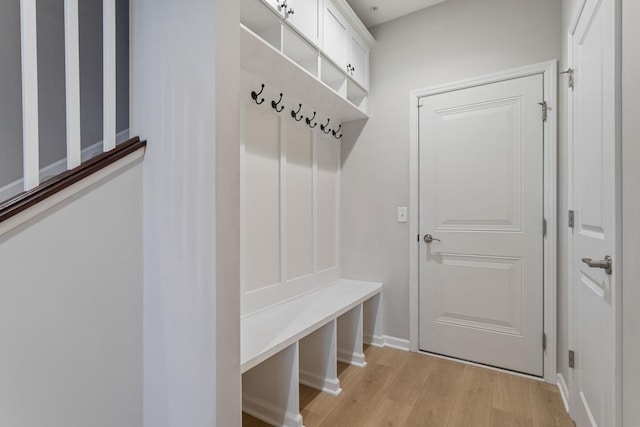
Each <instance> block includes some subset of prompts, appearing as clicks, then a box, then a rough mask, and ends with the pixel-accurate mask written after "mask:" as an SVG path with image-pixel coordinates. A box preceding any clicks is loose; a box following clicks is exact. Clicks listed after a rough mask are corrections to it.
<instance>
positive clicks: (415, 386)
mask: <svg viewBox="0 0 640 427" xmlns="http://www.w3.org/2000/svg"><path fill="white" fill-rule="evenodd" d="M365 353H366V356H367V366H366V367H365V368H357V367H354V366H347V365H344V364H339V368H338V370H339V372H340V375H339V377H340V385H341V386H342V393H341V394H340V396H337V397H334V396H330V395H328V394H326V393H321V392H319V391H317V390H314V389H311V388H309V387H305V386H302V385H301V386H300V407H301V408H300V409H301V411H300V412H301V413H302V416H303V418H304V425H305V427H337V426H340V427H342V426H344V427H355V426H363V427H364V426H366V427H381V426H385V427H396V426H398V427H399V426H407V427H408V426H411V427H458V426H464V427H484V426H488V427H574V424H573V422H572V421H571V419H570V418H569V417H568V416H567V414H566V412H565V410H564V406H563V404H562V400H561V397H560V393H559V392H558V390H557V388H556V387H555V386H553V385H550V384H545V383H542V382H538V381H534V380H529V379H525V378H521V377H517V376H514V375H509V374H505V373H501V372H495V371H492V370H488V369H482V368H477V367H473V366H469V365H464V364H461V363H456V362H451V361H448V360H443V359H438V358H434V357H429V356H424V355H421V354H416V353H407V352H404V351H399V350H393V349H389V348H384V349H382V348H375V347H368V348H367V349H366V350H365ZM242 425H243V427H265V426H268V425H269V424H265V423H263V422H262V421H260V420H257V419H255V418H253V417H251V416H249V415H246V414H243V417H242Z"/></svg>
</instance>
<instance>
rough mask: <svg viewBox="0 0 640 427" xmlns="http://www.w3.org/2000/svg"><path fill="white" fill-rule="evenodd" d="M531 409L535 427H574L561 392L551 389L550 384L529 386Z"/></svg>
mask: <svg viewBox="0 0 640 427" xmlns="http://www.w3.org/2000/svg"><path fill="white" fill-rule="evenodd" d="M529 394H530V397H531V409H532V418H533V425H534V427H574V426H575V424H574V422H573V421H571V419H570V418H569V416H568V415H567V413H566V411H565V409H564V405H563V403H562V398H561V397H560V392H559V391H557V389H555V390H554V389H553V388H549V387H548V384H544V383H532V384H530V385H529Z"/></svg>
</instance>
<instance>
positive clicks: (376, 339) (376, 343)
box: [362, 334, 384, 348]
mask: <svg viewBox="0 0 640 427" xmlns="http://www.w3.org/2000/svg"><path fill="white" fill-rule="evenodd" d="M362 342H363V343H364V344H366V345H370V346H372V347H378V348H382V347H384V336H383V335H370V334H363V335H362Z"/></svg>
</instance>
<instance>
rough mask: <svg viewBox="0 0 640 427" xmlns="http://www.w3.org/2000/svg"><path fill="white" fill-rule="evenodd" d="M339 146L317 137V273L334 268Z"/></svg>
mask: <svg viewBox="0 0 640 427" xmlns="http://www.w3.org/2000/svg"><path fill="white" fill-rule="evenodd" d="M339 149H340V144H339V143H338V142H337V141H335V140H332V139H330V138H328V137H321V138H318V148H317V150H318V151H317V158H318V178H317V179H318V184H317V185H318V190H317V191H318V196H317V197H318V207H317V215H318V271H323V270H328V269H330V268H335V267H337V262H338V254H337V252H338V250H337V243H338V240H337V231H336V230H337V225H338V218H337V211H338V206H337V195H338V191H339V189H338V171H339V164H338V155H339Z"/></svg>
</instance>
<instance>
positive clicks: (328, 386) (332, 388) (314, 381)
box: [298, 369, 342, 396]
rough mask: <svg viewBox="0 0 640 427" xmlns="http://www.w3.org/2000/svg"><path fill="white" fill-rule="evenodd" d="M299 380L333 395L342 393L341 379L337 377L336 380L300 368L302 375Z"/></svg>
mask: <svg viewBox="0 0 640 427" xmlns="http://www.w3.org/2000/svg"><path fill="white" fill-rule="evenodd" d="M298 381H299V382H300V384H304V385H306V386H308V387H311V388H314V389H316V390H320V391H323V392H325V393H329V394H330V395H332V396H338V395H339V394H340V393H342V388H340V380H339V379H337V378H336V379H335V380H334V379H328V378H325V377H323V376H320V375H316V374H314V373H311V372H307V371H305V370H302V369H300V377H299V378H298Z"/></svg>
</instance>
